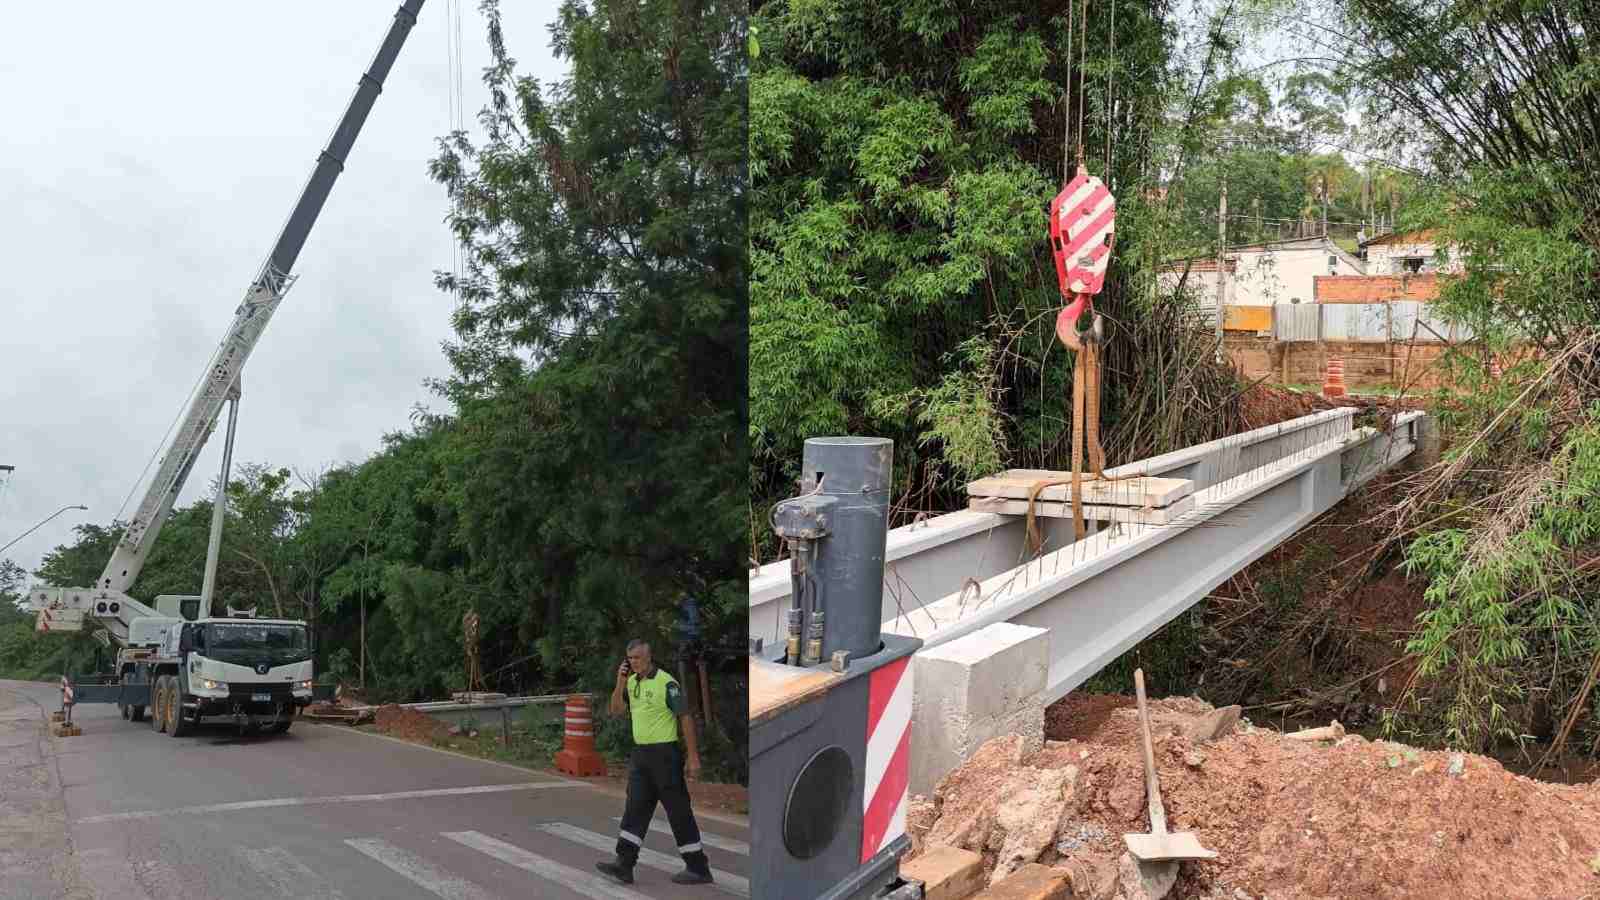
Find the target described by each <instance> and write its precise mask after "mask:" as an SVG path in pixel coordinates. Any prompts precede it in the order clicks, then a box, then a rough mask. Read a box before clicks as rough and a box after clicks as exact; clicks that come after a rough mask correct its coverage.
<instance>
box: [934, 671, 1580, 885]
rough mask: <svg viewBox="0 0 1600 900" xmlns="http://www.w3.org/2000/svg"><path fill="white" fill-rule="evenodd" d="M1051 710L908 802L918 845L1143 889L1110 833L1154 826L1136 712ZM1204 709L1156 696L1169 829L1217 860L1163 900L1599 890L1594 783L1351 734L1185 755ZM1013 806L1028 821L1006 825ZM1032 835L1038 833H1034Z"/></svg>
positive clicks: (1201, 864)
mask: <svg viewBox="0 0 1600 900" xmlns="http://www.w3.org/2000/svg"><path fill="white" fill-rule="evenodd" d="M1063 704H1065V707H1064V708H1062V709H1057V708H1056V707H1052V709H1051V711H1050V714H1049V724H1048V725H1047V740H1046V742H1045V744H1044V746H1043V747H1042V749H1039V750H1037V751H1034V752H1025V751H1024V749H1023V741H1022V738H1021V737H1020V736H1017V735H1010V736H1006V737H1001V738H997V739H995V740H994V741H991V742H989V743H988V744H986V745H984V747H983V749H982V750H980V751H979V753H978V754H977V755H976V756H975V757H974V758H973V759H972V760H971V761H969V762H968V763H967V764H966V765H964V766H962V767H961V768H959V769H957V770H955V771H954V772H951V773H950V774H949V775H947V776H946V777H945V779H944V780H943V781H941V782H940V784H939V786H938V788H937V790H936V791H935V794H934V796H933V797H931V798H923V797H918V798H915V799H914V801H913V804H912V809H911V810H910V814H909V815H908V817H907V820H908V828H909V830H910V831H911V833H912V835H913V838H914V840H915V841H916V844H917V852H920V850H921V849H922V848H923V847H925V846H926V845H928V844H929V843H954V844H957V845H960V846H965V847H966V848H967V849H970V850H975V851H977V852H980V853H982V854H983V856H984V860H985V864H986V866H987V867H988V868H989V870H990V871H991V873H993V872H994V870H995V869H996V867H999V868H1001V869H1002V870H1009V869H1011V868H1015V866H1017V865H1019V864H1021V862H1025V861H1035V860H1036V861H1038V862H1041V863H1044V864H1046V865H1052V866H1057V867H1060V868H1063V869H1066V870H1068V871H1069V872H1070V873H1071V874H1072V876H1073V878H1074V885H1075V890H1077V891H1079V892H1080V893H1078V894H1076V895H1075V896H1082V897H1101V898H1113V897H1135V896H1142V895H1141V894H1140V893H1138V891H1136V890H1134V889H1131V888H1130V887H1129V886H1128V882H1129V879H1128V877H1127V872H1128V870H1127V863H1126V861H1125V860H1122V859H1121V858H1122V857H1123V854H1124V853H1125V845H1124V844H1123V841H1122V835H1123V834H1124V833H1130V832H1145V831H1148V829H1149V822H1148V816H1147V813H1146V804H1145V789H1144V768H1143V763H1142V759H1141V752H1140V749H1139V738H1138V733H1139V732H1138V719H1137V712H1136V711H1135V710H1133V709H1129V708H1127V707H1126V705H1125V704H1126V698H1112V699H1106V698H1089V699H1087V700H1083V699H1078V698H1073V697H1071V696H1070V695H1069V697H1068V698H1067V700H1065V701H1063ZM1058 706H1060V704H1058ZM1209 709H1210V707H1209V706H1208V705H1207V704H1205V703H1204V702H1202V701H1199V700H1195V699H1192V698H1172V699H1167V700H1157V701H1153V702H1152V703H1151V717H1152V720H1153V729H1152V730H1153V734H1154V738H1155V745H1156V746H1155V755H1156V765H1157V768H1158V770H1159V772H1160V777H1161V793H1162V799H1163V801H1164V803H1165V806H1166V811H1167V818H1168V822H1169V825H1168V828H1169V830H1173V831H1193V832H1194V833H1195V834H1196V835H1197V836H1198V837H1199V839H1200V841H1201V843H1202V844H1204V845H1205V846H1206V847H1207V848H1209V849H1212V850H1215V851H1217V853H1218V857H1217V859H1215V860H1209V861H1189V862H1184V863H1183V864H1182V866H1181V868H1180V874H1179V876H1178V881H1177V885H1176V887H1175V888H1174V889H1173V890H1172V892H1171V893H1170V894H1169V895H1168V896H1170V897H1177V898H1206V900H1221V898H1227V900H1241V898H1251V900H1259V898H1264V897H1271V898H1274V900H1302V898H1304V900H1312V898H1315V900H1324V898H1328V900H1331V898H1354V897H1407V898H1439V900H1464V898H1486V900H1487V898H1495V900H1501V898H1522V897H1527V898H1545V897H1550V898H1556V897H1562V898H1566V897H1570V898H1579V897H1584V896H1600V875H1597V872H1600V785H1593V784H1591V785H1582V786H1564V785H1555V784H1550V783H1547V782H1541V781H1535V780H1532V779H1529V778H1525V777H1522V776H1519V775H1514V774H1511V773H1508V772H1507V771H1505V769H1503V768H1502V767H1501V766H1500V764H1499V763H1498V762H1496V761H1494V760H1492V759H1488V758H1485V757H1481V756H1475V755H1471V754H1457V753H1450V752H1444V751H1423V750H1415V749H1413V748H1410V747H1407V746H1404V745H1401V744H1394V743H1389V742H1383V741H1368V740H1366V739H1364V738H1362V737H1360V736H1357V735H1349V736H1346V737H1344V738H1342V739H1341V740H1339V741H1337V742H1333V741H1323V742H1302V741H1294V740H1289V739H1287V738H1285V737H1284V736H1282V735H1281V734H1279V733H1277V732H1275V731H1271V730H1267V729H1261V728H1256V727H1252V726H1251V725H1250V724H1249V723H1248V722H1244V723H1241V724H1240V725H1239V726H1238V727H1237V728H1236V729H1235V730H1234V731H1233V732H1232V733H1231V734H1228V735H1226V736H1223V737H1221V738H1218V739H1216V740H1213V741H1209V742H1206V743H1203V744H1196V743H1194V742H1192V741H1191V740H1190V738H1189V737H1188V736H1187V734H1188V733H1187V728H1188V727H1189V725H1190V723H1193V722H1194V721H1195V720H1196V719H1197V718H1199V717H1200V715H1201V714H1203V713H1204V712H1206V711H1207V710H1209ZM1069 767H1070V768H1073V769H1075V773H1073V774H1072V775H1071V776H1070V777H1066V778H1065V779H1063V778H1062V776H1063V775H1064V774H1066V773H1063V772H1062V771H1061V770H1064V769H1067V768H1069ZM1056 784H1063V785H1064V787H1062V788H1049V789H1041V788H1038V787H1037V786H1038V785H1056ZM1030 792H1031V793H1030ZM1001 798H1004V802H1002V800H1001ZM1016 808H1027V809H1028V810H1029V816H1030V821H1029V822H1027V823H1022V824H1019V823H1018V821H1017V819H1016V816H1015V815H1009V816H1008V814H1007V810H1008V809H1016ZM1041 826H1042V827H1043V832H1042V833H1044V834H1045V835H1046V838H1045V839H1044V840H1040V839H1038V838H1036V837H1032V835H1034V834H1035V833H1039V830H1040V827H1041ZM1052 834H1053V836H1052ZM1019 848H1020V850H1019ZM1019 854H1020V855H1019ZM1027 857H1031V859H1028V858H1027ZM1119 862H1120V863H1122V869H1123V871H1122V878H1121V881H1120V882H1119V881H1118V868H1119Z"/></svg>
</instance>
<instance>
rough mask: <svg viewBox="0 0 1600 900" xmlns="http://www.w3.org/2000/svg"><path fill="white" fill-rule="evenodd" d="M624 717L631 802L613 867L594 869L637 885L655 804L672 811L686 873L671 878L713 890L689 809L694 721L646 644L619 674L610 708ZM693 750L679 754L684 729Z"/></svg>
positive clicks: (695, 753) (636, 647)
mask: <svg viewBox="0 0 1600 900" xmlns="http://www.w3.org/2000/svg"><path fill="white" fill-rule="evenodd" d="M608 708H609V709H610V711H611V714H612V715H614V716H620V715H622V713H623V709H624V708H627V709H628V710H629V711H630V712H631V713H632V718H633V745H634V746H633V760H632V763H631V765H630V766H629V767H628V802H627V806H626V807H625V808H624V810H623V813H622V826H621V830H620V831H619V832H618V834H617V858H616V861H614V862H599V863H595V868H597V869H599V870H600V871H602V872H604V873H606V874H607V875H610V876H611V877H612V878H615V879H617V880H618V881H620V882H622V883H623V884H632V883H633V866H634V863H636V862H637V861H638V859H639V848H640V846H642V845H643V844H644V836H645V835H646V834H647V833H648V832H649V831H650V820H651V819H652V818H654V817H655V814H656V801H657V800H660V801H661V805H662V806H665V807H666V808H667V820H668V821H669V822H671V823H672V837H673V838H674V839H675V840H676V841H677V842H678V854H679V855H680V856H682V857H683V864H684V867H685V868H684V870H683V871H682V872H679V873H678V874H676V875H674V876H672V880H673V881H674V882H675V883H677V884H710V883H711V864H710V862H708V861H707V860H706V853H705V850H704V849H703V848H702V847H701V846H700V826H699V825H698V824H696V823H695V820H694V811H693V810H691V809H690V808H689V789H688V787H687V785H686V783H685V782H686V778H685V768H686V763H687V770H688V772H687V776H688V778H690V779H692V778H698V777H699V776H700V750H699V748H698V746H697V745H696V743H695V733H694V717H693V716H691V715H689V713H688V711H687V705H686V704H685V703H684V699H683V688H682V687H680V686H679V685H678V681H677V679H675V678H673V677H672V676H671V675H670V674H668V673H667V671H666V670H664V669H662V668H660V667H659V666H657V665H656V664H655V662H654V661H653V660H652V659H651V658H650V645H649V644H647V643H645V642H644V641H642V640H634V641H630V642H629V643H628V658H627V659H625V660H623V662H622V665H621V666H619V667H618V668H617V687H616V690H614V691H612V692H611V703H610V706H609V707H608ZM680 722H681V723H682V730H683V740H684V743H685V744H687V745H688V748H689V749H688V757H687V760H686V759H685V756H684V754H683V753H681V752H680V751H679V750H678V730H679V723H680Z"/></svg>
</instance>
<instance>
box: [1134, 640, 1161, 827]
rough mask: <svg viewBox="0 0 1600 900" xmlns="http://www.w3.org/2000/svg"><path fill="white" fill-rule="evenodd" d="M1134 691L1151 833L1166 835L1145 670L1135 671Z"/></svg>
mask: <svg viewBox="0 0 1600 900" xmlns="http://www.w3.org/2000/svg"><path fill="white" fill-rule="evenodd" d="M1133 690H1134V692H1135V693H1136V694H1138V696H1139V732H1140V734H1141V735H1143V737H1144V788H1145V793H1146V794H1147V795H1149V800H1150V831H1151V832H1152V833H1154V834H1165V833H1166V831H1167V810H1166V808H1165V807H1163V806H1162V805H1161V782H1160V779H1159V778H1157V776H1156V751H1155V747H1154V746H1153V745H1152V744H1151V742H1150V713H1149V711H1148V710H1146V709H1145V706H1144V670H1143V669H1134V670H1133Z"/></svg>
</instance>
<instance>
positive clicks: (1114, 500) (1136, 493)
mask: <svg viewBox="0 0 1600 900" xmlns="http://www.w3.org/2000/svg"><path fill="white" fill-rule="evenodd" d="M1071 477H1072V473H1071V472H1057V471H1053V470H1050V469H1007V470H1006V471H1004V472H1001V473H1000V474H999V475H990V476H989V477H987V478H979V479H978V480H977V481H974V482H971V483H969V484H968V485H967V496H969V497H1006V498H1009V499H1011V500H1027V499H1028V493H1029V492H1030V491H1032V490H1033V486H1034V485H1035V484H1038V483H1039V482H1041V481H1057V480H1064V479H1070V478H1071ZM1193 493H1194V482H1193V481H1190V480H1189V479H1187V478H1157V477H1155V476H1150V475H1146V476H1142V477H1139V478H1129V479H1127V480H1125V481H1101V480H1099V479H1097V478H1095V477H1094V476H1092V475H1091V476H1088V477H1086V478H1084V479H1083V501H1084V502H1085V503H1104V504H1106V505H1109V506H1141V507H1143V506H1170V505H1172V504H1173V503H1176V502H1177V501H1178V500H1180V499H1182V498H1184V497H1187V496H1189V495H1190V494H1193ZM1039 499H1041V500H1071V499H1072V485H1070V484H1058V485H1053V486H1051V487H1047V488H1045V489H1044V490H1043V491H1041V492H1040V493H1039Z"/></svg>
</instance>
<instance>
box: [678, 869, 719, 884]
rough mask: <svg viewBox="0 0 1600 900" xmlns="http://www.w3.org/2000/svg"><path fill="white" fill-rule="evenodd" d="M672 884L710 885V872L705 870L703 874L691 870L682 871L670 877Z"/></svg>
mask: <svg viewBox="0 0 1600 900" xmlns="http://www.w3.org/2000/svg"><path fill="white" fill-rule="evenodd" d="M672 883H673V884H710V883H711V870H709V869H707V870H706V871H704V872H696V871H695V870H693V869H684V870H683V871H682V872H679V873H678V874H676V875H674V876H672Z"/></svg>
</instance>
